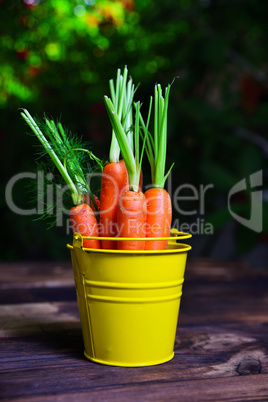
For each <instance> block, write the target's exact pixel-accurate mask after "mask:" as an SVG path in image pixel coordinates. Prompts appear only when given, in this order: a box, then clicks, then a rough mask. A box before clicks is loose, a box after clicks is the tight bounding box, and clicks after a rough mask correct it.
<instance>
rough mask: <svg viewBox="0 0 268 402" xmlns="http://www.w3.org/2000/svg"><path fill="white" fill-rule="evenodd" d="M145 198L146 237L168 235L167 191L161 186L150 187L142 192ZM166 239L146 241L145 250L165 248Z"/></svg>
mask: <svg viewBox="0 0 268 402" xmlns="http://www.w3.org/2000/svg"><path fill="white" fill-rule="evenodd" d="M144 195H145V198H146V200H147V221H146V237H168V236H169V232H170V225H171V218H172V208H171V200H170V196H169V194H168V192H167V191H166V190H165V189H163V188H157V187H155V188H150V189H149V190H147V191H145V193H144ZM167 243H168V242H167V241H166V240H162V241H161V240H158V241H146V245H145V249H146V250H165V249H166V248H167Z"/></svg>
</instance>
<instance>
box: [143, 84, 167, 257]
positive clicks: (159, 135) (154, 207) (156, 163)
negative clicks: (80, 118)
mask: <svg viewBox="0 0 268 402" xmlns="http://www.w3.org/2000/svg"><path fill="white" fill-rule="evenodd" d="M169 92H170V85H168V86H167V88H166V90H165V94H164V96H163V95H162V88H161V85H159V84H157V85H156V86H155V97H154V135H151V134H149V132H148V124H147V125H145V123H144V121H143V119H142V117H141V115H140V122H141V126H142V129H143V132H144V135H143V138H145V137H146V145H147V147H146V152H147V156H148V159H149V163H150V166H151V178H152V187H153V188H151V189H150V190H147V191H146V192H145V197H146V199H147V209H148V214H147V222H146V223H147V224H146V237H169V233H170V226H171V219H172V216H171V215H172V207H171V200H170V196H169V194H168V193H167V191H165V190H164V185H165V181H166V179H167V177H168V175H169V173H170V171H171V169H172V166H173V165H172V166H171V168H170V169H169V170H168V172H167V173H166V174H165V165H166V150H167V110H168V100H169ZM151 99H152V98H151ZM147 123H148V121H147ZM167 243H168V242H167V241H147V242H146V250H164V249H166V248H167Z"/></svg>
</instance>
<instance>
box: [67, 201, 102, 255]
mask: <svg viewBox="0 0 268 402" xmlns="http://www.w3.org/2000/svg"><path fill="white" fill-rule="evenodd" d="M70 222H71V226H72V230H73V232H74V233H75V232H78V233H80V234H81V235H82V236H99V228H98V221H97V219H96V217H95V215H94V212H93V211H92V209H91V208H90V206H89V205H88V204H85V203H82V204H79V205H75V206H73V207H72V208H71V210H70ZM83 246H84V247H86V248H97V249H99V248H101V246H100V241H99V240H88V239H85V240H84V243H83Z"/></svg>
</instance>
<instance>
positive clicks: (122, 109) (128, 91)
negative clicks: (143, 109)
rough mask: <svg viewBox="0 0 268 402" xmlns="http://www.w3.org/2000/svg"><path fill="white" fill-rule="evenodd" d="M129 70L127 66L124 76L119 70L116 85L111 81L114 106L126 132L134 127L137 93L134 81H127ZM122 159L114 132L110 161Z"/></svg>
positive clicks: (130, 139)
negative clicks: (133, 104)
mask: <svg viewBox="0 0 268 402" xmlns="http://www.w3.org/2000/svg"><path fill="white" fill-rule="evenodd" d="M127 76H128V70H127V67H126V66H125V68H124V72H123V75H122V74H121V70H120V69H118V70H117V77H116V84H115V85H114V81H113V80H110V81H109V85H110V92H111V99H112V102H113V105H114V109H115V112H116V113H117V115H118V119H119V121H120V122H121V124H122V127H123V129H124V130H125V131H126V132H129V131H130V128H131V126H132V122H133V120H132V103H133V97H134V93H135V89H134V84H133V82H132V79H131V78H129V80H128V81H127ZM129 141H130V142H131V141H132V138H131V136H129ZM119 157H120V146H119V144H118V141H117V137H116V134H115V132H114V130H113V132H112V141H111V147H110V154H109V161H110V162H119Z"/></svg>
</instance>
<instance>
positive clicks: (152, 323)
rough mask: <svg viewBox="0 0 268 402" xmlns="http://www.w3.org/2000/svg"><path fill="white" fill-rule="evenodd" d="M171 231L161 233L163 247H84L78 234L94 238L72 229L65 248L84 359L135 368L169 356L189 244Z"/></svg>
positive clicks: (181, 236)
mask: <svg viewBox="0 0 268 402" xmlns="http://www.w3.org/2000/svg"><path fill="white" fill-rule="evenodd" d="M171 235H173V236H174V235H175V236H176V237H169V238H161V240H167V239H168V240H169V242H168V249H167V250H160V251H153V250H146V251H126V250H97V249H86V248H83V238H86V239H95V238H93V237H91V238H89V237H83V236H81V235H80V234H78V233H75V234H74V237H73V244H72V245H70V244H68V246H67V247H68V248H69V249H70V250H71V256H72V265H73V270H74V279H75V285H76V292H77V300H78V307H79V314H80V320H81V327H82V334H83V340H84V348H85V356H86V357H87V358H88V359H90V360H92V361H94V362H97V363H101V364H106V365H112V366H124V367H138V366H151V365H156V364H161V363H164V362H167V361H169V360H171V359H172V358H173V356H174V351H173V349H174V342H175V335H176V328H177V321H178V314H179V307H180V299H181V294H182V284H183V281H184V271H185V265H186V258H187V252H188V251H189V250H190V249H191V247H190V246H188V245H185V244H178V243H177V239H182V238H183V239H185V238H189V237H191V235H190V234H187V233H182V232H178V231H176V230H175V232H174V231H173V233H171ZM107 239H108V238H107ZM109 240H110V239H109ZM125 240H126V239H125ZM127 240H129V239H127ZM135 240H137V239H135ZM140 240H146V241H147V240H148V241H150V240H149V239H148V238H147V239H140ZM116 241H124V239H123V238H117V239H116Z"/></svg>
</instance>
